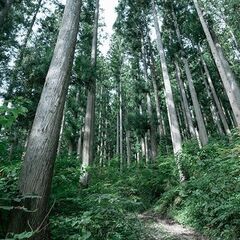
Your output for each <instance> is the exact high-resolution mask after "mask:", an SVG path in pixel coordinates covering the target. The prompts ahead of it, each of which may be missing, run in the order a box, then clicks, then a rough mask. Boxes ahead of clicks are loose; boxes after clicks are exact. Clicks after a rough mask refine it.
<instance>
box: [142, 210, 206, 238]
mask: <svg viewBox="0 0 240 240" xmlns="http://www.w3.org/2000/svg"><path fill="white" fill-rule="evenodd" d="M139 219H140V220H141V221H142V222H143V224H144V225H145V227H146V230H147V233H148V240H207V238H205V237H203V236H201V235H200V234H198V233H196V232H195V231H194V230H193V229H190V228H186V227H184V226H182V225H180V224H178V223H176V222H174V221H172V220H167V219H161V218H160V216H158V215H156V214H153V213H144V214H141V215H139Z"/></svg>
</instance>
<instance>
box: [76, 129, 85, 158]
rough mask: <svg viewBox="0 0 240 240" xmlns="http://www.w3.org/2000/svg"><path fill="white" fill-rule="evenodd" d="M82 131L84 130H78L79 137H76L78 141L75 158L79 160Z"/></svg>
mask: <svg viewBox="0 0 240 240" xmlns="http://www.w3.org/2000/svg"><path fill="white" fill-rule="evenodd" d="M83 131H84V129H80V130H79V137H78V141H77V158H78V159H80V158H81V156H82V155H81V154H82V135H83Z"/></svg>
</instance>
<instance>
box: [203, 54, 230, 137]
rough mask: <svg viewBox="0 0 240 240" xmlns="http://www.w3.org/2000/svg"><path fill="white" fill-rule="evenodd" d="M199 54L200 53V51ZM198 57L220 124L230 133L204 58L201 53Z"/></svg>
mask: <svg viewBox="0 0 240 240" xmlns="http://www.w3.org/2000/svg"><path fill="white" fill-rule="evenodd" d="M200 54H201V53H200ZM200 58H201V61H202V65H203V68H204V71H205V74H206V78H207V80H208V84H209V87H210V89H211V93H212V96H213V99H214V102H215V104H216V107H217V111H218V114H219V116H220V119H221V121H222V124H223V127H224V131H225V133H226V134H231V131H230V128H229V126H228V123H227V119H226V117H225V115H224V112H223V109H222V106H221V103H220V101H219V98H218V96H217V93H216V90H215V87H214V85H213V82H212V78H211V76H210V73H209V70H208V67H207V64H206V62H205V60H204V58H203V56H202V55H201V56H200Z"/></svg>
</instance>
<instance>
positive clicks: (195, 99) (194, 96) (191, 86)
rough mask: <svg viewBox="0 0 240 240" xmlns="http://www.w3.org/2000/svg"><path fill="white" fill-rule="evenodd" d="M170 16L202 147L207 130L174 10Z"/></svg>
mask: <svg viewBox="0 0 240 240" xmlns="http://www.w3.org/2000/svg"><path fill="white" fill-rule="evenodd" d="M172 16H173V19H174V26H175V30H176V34H177V38H178V42H179V44H180V47H181V55H182V60H183V63H184V69H185V72H186V75H187V80H188V85H189V90H190V94H191V98H192V102H193V107H194V112H195V115H196V120H197V125H198V131H199V137H200V140H201V143H202V145H206V144H207V142H208V136H207V130H206V127H205V124H204V120H203V115H202V112H201V108H200V104H199V101H198V97H197V93H196V90H195V87H194V84H193V79H192V74H191V71H190V68H189V63H188V60H187V58H186V57H185V56H184V49H183V45H182V39H181V33H180V29H179V25H178V22H177V17H176V14H175V12H174V10H173V11H172Z"/></svg>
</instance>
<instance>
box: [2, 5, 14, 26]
mask: <svg viewBox="0 0 240 240" xmlns="http://www.w3.org/2000/svg"><path fill="white" fill-rule="evenodd" d="M3 3H4V5H3V8H2V9H1V10H0V28H2V27H3V24H4V21H5V18H6V17H7V15H8V12H9V10H10V9H11V7H12V5H13V3H14V0H4V1H3Z"/></svg>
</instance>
